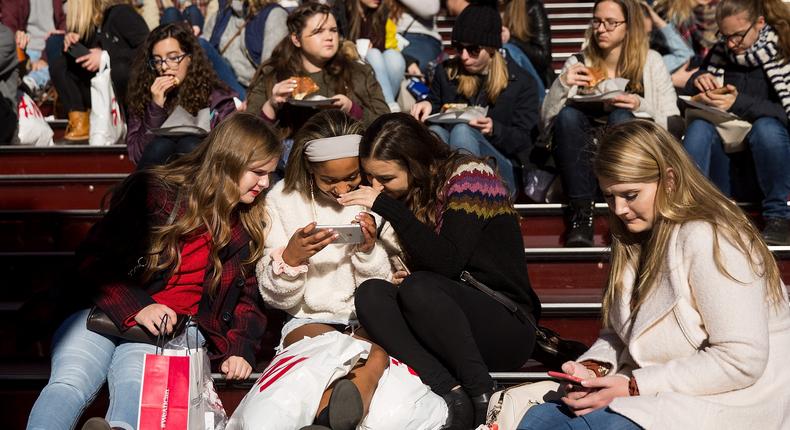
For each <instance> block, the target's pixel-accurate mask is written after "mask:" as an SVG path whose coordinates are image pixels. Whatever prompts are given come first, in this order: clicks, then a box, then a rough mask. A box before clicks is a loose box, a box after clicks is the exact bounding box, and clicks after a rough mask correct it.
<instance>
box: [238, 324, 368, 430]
mask: <svg viewBox="0 0 790 430" xmlns="http://www.w3.org/2000/svg"><path fill="white" fill-rule="evenodd" d="M369 352H370V344H369V343H367V342H363V341H359V340H356V339H354V338H352V337H351V336H348V335H345V334H343V333H340V332H336V331H332V332H329V333H325V334H322V335H320V336H316V337H313V338H305V339H303V340H300V341H299V342H296V343H294V344H292V345H291V346H289V347H288V348H286V349H284V350H283V351H282V352H280V353H279V354H277V355H276V356H275V357H274V358H273V359H272V362H271V364H269V366H268V367H267V368H266V370H264V371H263V373H262V374H261V377H260V378H259V379H258V381H257V382H256V383H255V385H253V386H252V389H251V390H250V391H249V392H248V393H247V395H246V396H244V399H242V401H241V403H240V404H239V406H238V408H236V411H235V412H234V413H233V416H232V417H231V419H230V421H229V422H228V425H227V427H226V429H227V430H245V429H246V430H252V429H255V430H260V429H266V430H280V429H282V430H294V429H299V428H302V427H304V426H307V425H310V424H312V423H313V420H314V419H315V413H316V411H317V409H318V403H319V402H320V400H321V395H322V393H323V392H324V390H325V389H326V387H328V386H329V385H330V384H331V383H333V382H334V381H336V380H337V379H340V378H342V377H343V376H345V375H347V374H348V372H350V371H351V369H352V368H353V367H354V365H355V364H356V363H357V361H359V359H360V358H362V357H363V356H365V355H367V354H368V353H369Z"/></svg>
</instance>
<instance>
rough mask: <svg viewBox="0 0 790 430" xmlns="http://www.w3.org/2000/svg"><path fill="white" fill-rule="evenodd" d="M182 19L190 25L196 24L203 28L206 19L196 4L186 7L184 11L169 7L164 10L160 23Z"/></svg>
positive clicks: (169, 22)
mask: <svg viewBox="0 0 790 430" xmlns="http://www.w3.org/2000/svg"><path fill="white" fill-rule="evenodd" d="M181 21H186V22H188V23H189V25H196V26H198V27H200V29H201V30H203V23H204V22H205V19H204V18H203V14H202V13H201V12H200V9H199V8H198V7H197V6H195V5H190V6H187V7H186V8H184V11H183V12H182V11H180V10H178V9H176V8H174V7H168V8H165V9H164V10H163V11H162V16H161V17H160V18H159V25H163V24H171V23H174V22H181Z"/></svg>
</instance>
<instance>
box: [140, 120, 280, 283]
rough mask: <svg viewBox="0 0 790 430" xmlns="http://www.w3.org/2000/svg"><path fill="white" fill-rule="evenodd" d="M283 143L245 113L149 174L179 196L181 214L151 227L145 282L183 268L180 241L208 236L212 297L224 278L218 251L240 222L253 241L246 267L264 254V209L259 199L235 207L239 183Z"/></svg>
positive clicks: (268, 129)
mask: <svg viewBox="0 0 790 430" xmlns="http://www.w3.org/2000/svg"><path fill="white" fill-rule="evenodd" d="M281 152H282V145H281V144H280V139H279V138H278V137H277V134H276V133H275V132H274V130H273V129H272V128H271V126H270V125H269V124H268V123H267V122H266V121H264V120H263V119H261V118H259V117H257V116H255V115H252V114H247V113H235V114H233V115H230V116H229V117H228V118H226V119H225V120H224V121H222V122H221V123H220V124H219V125H218V126H217V127H215V128H214V129H213V130H212V131H211V133H209V135H208V137H207V138H206V139H204V140H203V142H202V143H201V144H200V146H198V147H197V148H196V149H195V150H194V151H192V152H190V153H188V154H186V155H183V156H182V157H180V158H178V159H177V160H175V161H173V162H172V163H169V164H166V165H164V166H159V167H155V168H152V169H150V170H149V172H150V173H151V174H152V175H153V177H154V178H155V180H156V181H157V182H158V183H159V184H160V185H161V187H162V188H164V189H165V190H167V191H168V194H170V195H173V196H176V195H177V194H179V193H181V195H182V198H181V201H182V202H183V207H182V208H175V209H174V210H176V211H178V212H177V213H179V216H178V217H176V218H175V221H174V222H173V223H172V224H169V225H162V226H158V227H155V228H154V229H153V233H152V236H151V240H150V248H149V251H148V256H147V257H148V258H147V265H146V267H145V272H144V274H143V279H144V280H150V279H151V278H152V277H153V275H154V274H156V273H158V272H160V271H162V270H168V271H171V273H172V271H175V270H178V267H179V266H180V264H181V253H180V246H181V243H182V241H183V240H184V239H187V238H190V237H194V236H195V235H196V234H202V233H204V232H208V233H209V234H210V235H211V250H210V253H209V262H210V267H209V269H210V270H208V272H207V273H210V274H211V278H210V283H209V285H210V290H209V293H210V294H213V293H214V291H215V290H216V287H217V285H219V282H220V278H221V276H222V262H221V261H220V258H219V251H220V250H222V248H224V247H225V246H226V245H228V243H229V242H230V239H231V232H232V230H233V223H234V222H236V221H239V222H241V223H242V225H243V226H244V228H245V229H246V231H247V232H248V233H249V235H250V237H251V241H250V256H249V258H248V259H247V260H246V261H244V264H250V263H254V262H255V261H257V260H259V259H260V258H261V257H262V256H263V244H264V230H265V227H266V223H265V219H266V217H265V209H264V198H263V196H261V197H259V198H257V199H255V201H254V202H253V203H251V204H242V203H239V199H240V197H241V195H240V190H239V180H240V179H241V177H242V176H243V175H244V173H245V172H246V171H247V170H248V169H249V166H250V165H251V164H254V163H259V162H266V161H269V160H271V159H272V158H277V157H279V156H280V154H281Z"/></svg>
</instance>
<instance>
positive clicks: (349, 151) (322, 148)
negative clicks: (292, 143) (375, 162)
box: [304, 134, 362, 163]
mask: <svg viewBox="0 0 790 430" xmlns="http://www.w3.org/2000/svg"><path fill="white" fill-rule="evenodd" d="M360 140H362V136H360V135H358V134H347V135H344V136H335V137H326V138H323V139H315V140H311V141H309V142H307V143H306V144H305V146H304V155H305V156H306V157H307V160H308V161H310V162H312V163H320V162H321V161H329V160H337V159H340V158H349V157H357V156H359V141H360Z"/></svg>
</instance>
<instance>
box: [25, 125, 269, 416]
mask: <svg viewBox="0 0 790 430" xmlns="http://www.w3.org/2000/svg"><path fill="white" fill-rule="evenodd" d="M280 148H281V147H280V143H279V140H278V139H277V137H276V135H275V133H274V132H273V130H272V129H271V128H270V127H269V126H268V125H267V124H266V123H265V122H264V121H262V120H260V119H259V118H256V117H255V116H252V115H247V114H236V115H233V116H231V117H229V118H228V119H227V120H226V121H224V122H223V123H222V124H220V125H219V126H218V127H217V128H215V129H214V130H212V132H211V133H210V134H209V136H208V138H206V140H204V141H203V143H202V144H201V145H200V146H199V147H198V148H197V149H195V151H193V152H192V153H190V154H188V155H185V156H183V157H181V158H180V159H178V160H176V161H175V162H173V163H170V164H168V165H166V166H163V167H156V168H152V169H150V170H146V171H142V172H137V173H134V174H132V175H131V176H130V177H129V178H128V179H127V180H126V181H125V182H124V183H123V184H122V185H121V188H120V189H119V190H118V191H116V192H115V193H114V194H113V198H112V201H111V202H110V210H109V211H108V212H107V214H106V215H105V216H104V217H103V218H102V220H101V221H99V222H98V223H97V224H96V226H95V227H94V228H93V229H91V231H90V233H89V234H88V238H87V240H86V242H85V243H83V245H82V246H81V247H80V250H79V251H78V264H79V266H78V267H79V274H80V277H79V283H78V284H77V285H81V286H85V287H86V289H87V290H89V291H86V296H85V297H86V298H87V297H91V298H93V300H94V301H95V304H96V306H98V307H99V308H100V309H101V310H102V311H104V312H105V313H106V314H107V315H108V316H109V317H110V319H111V320H112V321H113V322H114V323H115V325H116V326H117V328H118V330H119V333H120V335H119V336H117V337H116V336H108V335H102V334H98V333H94V332H92V331H90V330H88V329H87V328H86V319H87V316H88V313H89V310H88V309H85V310H82V311H79V312H77V313H75V314H73V315H72V316H71V317H69V318H68V319H67V320H66V321H65V322H64V323H63V324H62V325H61V327H60V328H59V329H58V332H57V333H56V334H55V337H54V345H53V348H52V375H51V376H50V380H49V383H48V384H47V386H46V387H44V389H43V390H42V391H41V394H40V395H39V398H38V400H37V401H36V404H35V405H34V406H33V410H32V411H31V413H30V420H29V422H28V427H27V428H28V429H47V430H52V429H65V430H68V429H71V428H73V427H74V425H75V424H76V422H77V420H78V418H79V416H80V414H81V413H82V411H83V410H84V409H85V407H86V406H87V405H88V404H89V403H90V401H91V400H93V398H94V397H95V395H96V393H97V392H98V390H99V389H100V388H101V386H102V385H103V384H104V381H105V379H106V380H107V382H108V383H109V388H110V408H109V410H108V412H107V420H108V421H109V422H110V424H111V425H112V426H115V427H121V428H124V429H127V430H131V429H135V428H137V414H138V411H139V400H140V375H141V372H142V368H143V357H144V355H145V354H153V353H155V352H156V346H154V345H151V344H147V343H138V342H133V341H128V340H125V339H124V338H123V333H124V332H125V331H126V330H128V329H129V328H130V327H132V326H134V325H140V326H142V327H144V328H145V329H146V330H148V331H149V332H150V333H151V334H153V335H155V336H156V335H158V334H159V333H160V332H161V333H170V332H171V331H172V327H173V324H174V323H175V321H176V319H177V316H178V315H193V316H194V317H196V319H197V322H198V325H199V327H200V330H201V332H202V334H203V336H204V337H205V339H206V341H207V342H208V343H207V347H208V348H209V351H210V352H211V356H212V358H213V359H214V360H216V361H218V362H219V363H221V364H220V366H219V368H220V370H221V371H222V373H224V374H225V375H226V377H227V378H228V379H245V378H246V377H247V376H249V375H250V372H252V368H253V366H254V365H255V353H256V351H257V349H258V348H259V347H260V339H261V336H262V335H263V331H264V328H265V327H266V317H265V316H264V314H263V313H262V303H261V300H260V296H259V295H258V293H257V291H256V288H257V284H258V283H257V281H256V279H255V271H254V266H253V265H252V263H254V262H255V261H257V260H258V259H260V258H261V257H262V256H263V249H264V248H263V246H264V232H263V226H262V225H261V223H260V220H261V219H263V216H264V201H263V197H262V196H260V197H259V195H260V194H261V192H262V191H264V190H265V189H266V188H267V187H268V186H269V173H270V172H272V171H273V170H274V168H275V166H276V164H277V161H278V159H279V156H280ZM119 244H123V246H119ZM164 316H167V317H168V318H169V320H168V323H167V326H165V327H162V326H161V325H160V324H161V322H162V317H164Z"/></svg>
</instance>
